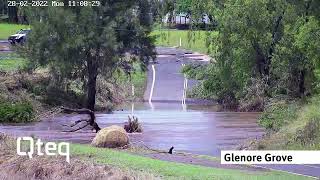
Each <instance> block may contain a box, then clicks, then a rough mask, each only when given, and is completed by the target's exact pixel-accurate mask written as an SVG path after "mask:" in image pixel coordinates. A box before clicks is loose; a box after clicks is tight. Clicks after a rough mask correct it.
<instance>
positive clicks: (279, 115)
mask: <svg viewBox="0 0 320 180" xmlns="http://www.w3.org/2000/svg"><path fill="white" fill-rule="evenodd" d="M298 108H299V106H298V104H297V103H288V102H286V101H278V102H275V103H271V104H269V105H268V106H267V107H266V109H265V111H264V112H263V113H262V114H261V116H260V118H259V124H260V125H261V126H263V127H264V128H266V129H267V130H272V131H279V130H280V129H281V127H282V126H283V125H285V124H287V123H289V122H292V121H294V120H296V119H297V112H298Z"/></svg>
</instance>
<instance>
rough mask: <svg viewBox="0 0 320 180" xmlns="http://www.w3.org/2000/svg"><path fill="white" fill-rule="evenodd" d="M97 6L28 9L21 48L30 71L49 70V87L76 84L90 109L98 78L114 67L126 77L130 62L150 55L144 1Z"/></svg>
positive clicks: (142, 60)
mask: <svg viewBox="0 0 320 180" xmlns="http://www.w3.org/2000/svg"><path fill="white" fill-rule="evenodd" d="M100 2H101V5H100V6H98V7H89V6H87V7H59V8H56V7H45V8H32V9H29V10H28V13H29V14H28V18H29V19H30V23H31V27H32V32H31V33H30V36H29V37H28V43H27V44H26V46H25V47H24V48H23V49H21V53H22V54H23V55H24V56H25V57H27V58H29V59H30V60H31V62H32V67H33V68H37V67H48V68H49V70H50V73H51V75H52V77H53V81H52V82H51V83H52V84H54V85H55V86H65V85H68V84H69V83H70V82H71V81H74V80H79V79H80V80H82V82H83V91H84V92H86V97H87V100H86V101H87V103H86V106H87V108H88V109H90V110H94V108H95V102H96V84H97V77H98V76H99V77H102V78H105V79H108V78H110V77H112V74H113V73H114V72H115V71H116V70H117V69H119V68H120V69H123V70H125V71H126V72H128V73H130V71H132V64H133V63H134V62H138V63H140V64H141V65H142V67H145V65H146V64H148V62H149V60H150V59H151V58H152V57H153V55H154V46H153V43H152V38H151V37H150V36H149V33H150V31H151V22H150V19H149V16H150V10H149V7H150V6H149V1H144V0H139V1H135V0H128V1H108V0H101V1H100Z"/></svg>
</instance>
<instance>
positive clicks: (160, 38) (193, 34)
mask: <svg viewBox="0 0 320 180" xmlns="http://www.w3.org/2000/svg"><path fill="white" fill-rule="evenodd" d="M217 34H218V32H216V31H213V32H206V31H188V30H167V29H163V30H155V31H153V32H152V35H154V36H155V37H156V42H155V44H156V45H157V46H180V38H181V47H182V48H184V49H189V50H192V51H196V52H201V53H205V54H209V53H210V51H211V50H212V46H209V47H208V45H207V44H208V43H210V42H212V41H213V40H214V38H215V37H216V36H217Z"/></svg>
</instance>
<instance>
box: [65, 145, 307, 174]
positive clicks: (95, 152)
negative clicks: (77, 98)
mask: <svg viewBox="0 0 320 180" xmlns="http://www.w3.org/2000/svg"><path fill="white" fill-rule="evenodd" d="M70 148H71V154H72V155H75V156H80V157H86V158H89V157H90V158H92V159H93V160H94V161H95V162H97V163H99V164H108V165H112V166H116V167H119V168H122V169H128V170H134V171H143V172H148V173H151V174H154V175H156V176H159V177H162V178H163V179H201V180H204V179H228V180H229V179H237V180H238V179H240V180H241V179H243V180H251V179H259V180H260V179H262V180H263V179H266V180H267V179H272V180H276V179H279V180H285V179H288V180H294V179H297V180H298V179H299V180H300V179H308V178H306V177H302V176H296V175H292V174H288V173H282V172H275V171H271V172H246V171H240V170H230V169H219V168H209V167H203V166H196V165H189V164H181V163H174V162H166V161H161V160H156V159H151V158H147V157H142V156H137V155H132V154H129V153H125V152H119V151H116V150H112V149H103V148H95V147H91V146H88V145H79V144H71V147H70Z"/></svg>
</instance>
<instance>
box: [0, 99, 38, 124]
mask: <svg viewBox="0 0 320 180" xmlns="http://www.w3.org/2000/svg"><path fill="white" fill-rule="evenodd" d="M34 117H35V116H34V108H33V106H32V104H31V103H29V102H21V103H6V102H4V103H1V102H0V123H19V122H31V121H33V120H34Z"/></svg>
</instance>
